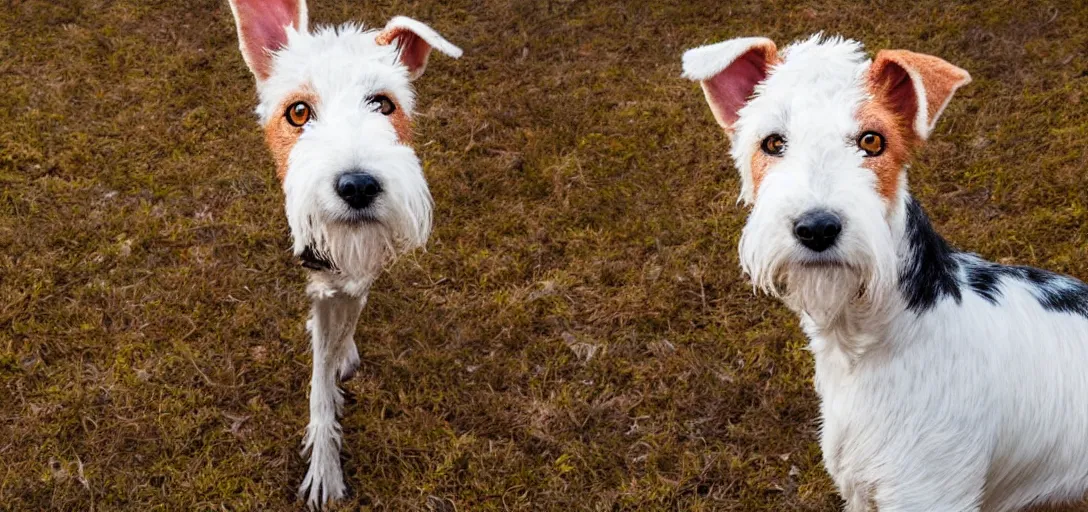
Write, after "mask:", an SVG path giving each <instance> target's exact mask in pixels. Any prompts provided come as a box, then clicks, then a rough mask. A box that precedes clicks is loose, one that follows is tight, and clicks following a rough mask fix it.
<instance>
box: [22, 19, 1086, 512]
mask: <svg viewBox="0 0 1088 512" xmlns="http://www.w3.org/2000/svg"><path fill="white" fill-rule="evenodd" d="M311 4H312V5H311V20H314V21H316V22H341V21H345V20H348V19H357V20H363V21H365V22H367V23H368V24H371V25H375V24H382V23H384V21H385V20H386V19H388V18H389V17H390V16H392V15H394V14H407V15H411V16H414V17H417V18H419V19H421V20H425V21H427V22H429V23H431V24H432V25H433V26H435V27H436V28H438V29H439V30H440V31H441V32H443V33H444V34H445V35H447V36H448V37H449V39H450V40H451V41H454V42H455V43H457V44H460V45H461V46H463V47H464V48H465V50H466V55H465V58H464V59H462V60H460V61H452V60H449V59H446V58H440V57H437V56H436V57H435V58H433V59H432V61H431V67H430V68H429V69H428V72H427V75H426V76H425V77H424V78H423V79H422V80H420V82H418V85H419V89H420V98H421V101H420V103H421V112H420V115H419V121H418V123H417V126H416V133H417V141H418V148H419V151H420V154H421V157H422V158H423V159H424V161H425V167H426V171H427V174H428V176H429V179H430V182H431V186H432V190H433V191H434V196H435V201H436V203H437V207H436V212H435V217H436V224H437V231H436V232H435V234H434V237H433V239H432V241H431V243H430V244H429V247H428V250H427V252H420V253H417V254H413V255H411V256H409V257H406V258H404V259H402V260H401V261H400V262H399V263H398V264H397V265H396V266H395V267H394V268H392V269H391V271H390V273H389V275H387V276H385V277H384V278H382V279H381V280H379V282H378V285H377V287H376V289H375V290H374V291H373V293H372V295H371V300H370V304H369V306H368V307H367V309H366V310H365V311H364V313H363V319H362V321H361V322H360V325H359V328H358V331H357V335H356V339H357V340H358V342H359V345H360V351H361V352H362V354H363V360H364V363H363V367H362V369H361V372H360V373H359V374H358V375H357V377H356V378H355V380H353V381H351V382H350V383H348V384H347V386H346V387H347V390H348V392H349V394H350V395H351V397H352V402H353V403H351V404H350V405H349V407H348V409H347V413H346V417H345V418H344V420H343V424H344V428H345V431H346V441H345V446H346V457H347V459H346V461H345V464H346V466H345V467H346V470H347V472H348V479H349V483H350V485H351V486H352V487H353V490H354V496H353V501H352V502H350V503H348V504H347V506H346V507H344V508H345V509H355V508H358V507H360V506H362V507H372V508H374V509H382V510H440V511H449V510H454V509H456V510H458V511H462V512H464V511H469V510H583V509H584V510H635V509H637V510H726V511H731V510H808V511H833V510H837V508H838V507H839V501H838V498H837V497H836V495H835V492H834V489H833V486H832V485H831V483H830V481H829V480H828V478H827V476H826V475H825V473H824V471H823V469H822V466H821V462H820V453H819V449H818V446H817V443H816V437H815V422H814V418H815V417H816V413H817V407H816V398H815V396H814V394H813V391H812V388H811V382H810V380H811V374H812V363H811V359H810V357H809V356H808V355H807V354H806V353H805V351H804V350H803V347H804V345H805V340H804V338H803V335H802V334H801V332H800V331H799V330H798V328H797V322H796V320H795V319H794V317H793V316H792V315H791V314H789V313H788V312H787V311H786V310H785V309H784V308H783V307H782V306H781V305H779V304H778V303H776V302H775V301H774V300H772V299H768V298H766V297H756V296H754V295H753V294H752V292H751V289H750V287H749V286H748V285H747V284H746V283H745V282H744V281H743V280H742V278H741V276H740V272H739V269H738V265H737V259H736V254H735V247H736V243H737V237H738V233H739V230H740V228H741V226H742V224H743V221H744V212H743V211H742V210H741V209H740V208H739V207H738V206H736V205H735V204H734V200H735V198H736V196H737V188H738V184H737V179H736V177H735V175H734V170H733V169H732V167H731V165H730V164H729V163H728V162H727V146H726V142H725V140H724V137H723V136H722V135H721V133H720V132H719V130H718V128H717V127H716V125H715V124H714V122H713V120H712V118H711V116H710V113H709V111H708V110H707V109H706V107H705V105H704V104H703V99H702V94H701V93H700V92H699V90H698V87H697V86H696V85H694V84H692V83H690V82H687V81H685V80H682V79H680V78H679V74H680V54H681V53H682V52H683V50H684V49H686V48H688V47H691V46H695V45H699V44H705V43H708V42H713V41H716V40H720V39H723V38H728V37H734V36H738V35H752V34H763V35H768V36H770V37H773V38H774V39H776V40H777V41H779V42H782V43H784V42H786V41H788V40H791V39H794V38H797V37H801V36H804V35H807V34H809V33H812V32H815V31H817V30H825V31H828V32H832V33H842V34H845V35H848V36H852V37H854V38H857V39H860V40H862V41H863V42H865V43H866V44H867V45H868V47H869V48H870V49H871V50H875V49H878V48H882V47H904V48H909V49H914V50H917V51H924V52H928V53H933V54H936V55H940V56H943V57H945V58H947V59H948V60H950V61H951V62H953V63H956V64H958V65H960V66H962V67H964V68H966V69H968V70H970V71H971V72H972V74H973V75H974V78H975V82H974V83H973V84H972V85H970V86H968V87H967V88H965V89H963V90H962V91H961V93H960V94H959V95H958V96H957V98H956V99H955V100H954V101H953V103H952V105H951V106H950V108H949V110H948V111H947V113H946V114H945V116H944V118H943V120H942V123H941V125H940V126H939V128H938V130H937V133H936V134H935V135H934V137H933V142H932V143H931V144H930V145H929V146H928V148H927V149H925V151H924V152H923V153H922V155H921V156H920V158H919V161H918V162H917V164H916V165H915V167H914V169H913V170H912V172H911V175H912V181H913V190H914V191H915V193H916V195H918V196H919V197H920V198H921V200H922V201H923V203H924V204H926V205H927V206H928V208H929V210H930V213H931V214H932V215H933V217H934V220H935V223H936V224H937V225H938V227H939V228H940V229H941V230H942V231H943V232H944V233H945V235H946V236H948V237H949V238H950V239H951V240H953V241H954V242H955V243H956V244H957V245H959V246H961V247H964V248H968V249H971V250H974V251H977V252H980V253H981V254H983V255H985V256H987V257H991V258H995V259H1000V260H1007V261H1014V262H1017V263H1025V264H1032V265H1038V266H1044V267H1049V268H1052V269H1054V270H1058V271H1063V272H1067V273H1070V274H1073V275H1075V276H1078V277H1081V278H1088V258H1086V257H1085V256H1086V252H1085V243H1086V237H1088V187H1086V186H1085V180H1084V178H1085V169H1088V162H1086V159H1088V151H1086V149H1088V147H1086V146H1088V142H1086V141H1088V96H1086V94H1088V55H1086V51H1088V30H1086V26H1088V7H1086V6H1085V4H1084V3H1083V2H1056V1H1043V2H1034V1H1027V0H1021V1H1008V2H964V3H962V4H960V3H957V2H950V1H941V0H935V1H929V0H927V1H920V2H906V1H904V2H886V3H885V2H876V3H874V2H858V3H855V2H845V1H842V0H826V1H821V2H809V3H807V4H806V5H800V4H799V3H795V2H785V1H768V2H720V1H692V2H668V1H654V2H631V3H627V4H625V3H620V2H609V1H601V2H572V1H564V0H554V1H524V2H522V1H519V2H512V3H511V2H505V1H501V0H456V1H453V2H447V3H446V5H432V4H431V3H417V2H396V1H392V2H390V1H382V2H362V1H358V0H311ZM233 30H234V28H233V24H232V21H231V19H230V10H229V8H228V7H227V3H226V1H225V0H200V1H190V2H180V1H176V2H165V1H154V2H153V1H145V0H139V1H137V0H123V1H122V0H118V1H105V0H99V1H93V0H88V1H79V0H64V1H47V0H8V1H7V2H3V3H0V98H3V113H4V114H3V117H4V119H3V122H2V123H0V186H2V188H0V461H2V462H0V509H5V510H38V509H58V510H211V509H216V510H218V509H224V510H291V509H297V508H299V506H300V505H299V502H298V501H297V500H296V499H295V497H294V489H295V488H296V486H297V485H298V483H299V480H300V478H301V476H302V474H303V472H304V461H303V460H301V459H300V457H299V455H298V448H299V442H300V440H301V438H302V435H301V433H302V430H303V428H304V426H305V423H306V417H307V406H306V388H307V382H308V371H309V354H308V347H307V340H306V336H305V335H304V332H303V319H304V316H305V314H306V309H307V303H306V299H305V298H304V296H303V293H302V286H303V280H304V276H303V273H302V270H301V269H299V268H298V267H296V266H295V265H294V264H293V263H292V261H291V258H290V255H289V254H288V243H287V242H288V233H287V229H286V222H285V221H284V218H283V214H282V206H281V193H280V191H279V190H278V188H277V185H276V181H275V178H274V176H273V169H272V164H271V160H270V158H269V156H268V155H267V153H266V151H265V149H264V147H263V146H262V137H261V133H260V131H259V129H258V127H257V125H256V122H255V118H254V116H253V115H252V113H251V110H252V107H253V105H254V97H255V93H254V87H253V83H252V80H251V78H250V75H249V74H248V72H247V70H246V68H245V66H244V65H243V63H242V59H241V57H240V55H239V53H238V51H237V49H236V46H235V45H236V43H235V39H234V32H233Z"/></svg>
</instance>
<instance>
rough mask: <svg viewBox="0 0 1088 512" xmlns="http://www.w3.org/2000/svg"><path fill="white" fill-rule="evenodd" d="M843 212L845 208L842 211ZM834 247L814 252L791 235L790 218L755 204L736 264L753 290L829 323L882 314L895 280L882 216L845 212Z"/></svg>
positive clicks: (818, 321)
mask: <svg viewBox="0 0 1088 512" xmlns="http://www.w3.org/2000/svg"><path fill="white" fill-rule="evenodd" d="M841 213H846V212H841ZM843 219H844V224H845V227H844V230H843V233H842V235H841V236H840V238H839V240H838V241H837V243H836V245H835V247H833V248H831V249H829V250H827V251H825V252H823V253H813V252H812V251H809V250H808V249H805V248H804V247H802V246H801V245H800V244H799V243H798V242H797V240H796V239H795V238H794V237H793V234H792V232H791V229H790V228H791V226H792V223H791V222H789V221H788V220H787V217H784V216H782V215H778V214H775V212H772V211H770V209H768V208H761V206H760V205H759V204H758V203H757V204H756V207H755V208H754V209H753V210H752V214H751V216H750V217H749V219H748V223H747V224H746V225H745V227H744V230H743V232H742V234H741V239H740V248H739V252H740V263H741V267H742V268H743V270H744V273H745V274H747V275H748V276H749V278H751V281H752V286H753V287H754V288H756V289H759V290H762V291H763V292H765V293H767V294H769V295H772V296H774V297H777V298H779V299H781V300H782V301H783V302H785V303H786V305H787V306H789V307H790V308H791V309H793V310H794V311H796V312H798V313H804V314H807V315H808V316H809V317H810V318H811V319H812V320H813V321H814V322H815V323H816V325H819V326H825V327H833V326H836V325H838V324H840V323H841V322H842V321H844V320H846V315H847V313H849V314H850V317H851V318H850V319H851V320H854V321H857V320H863V319H864V318H869V317H873V316H879V315H882V314H884V313H885V312H886V311H885V310H886V308H888V307H890V306H891V304H890V302H891V301H889V298H890V297H891V296H892V292H894V290H895V286H896V283H897V280H898V277H897V270H896V252H895V244H894V242H893V237H892V233H891V230H890V229H889V227H888V224H887V223H886V222H885V221H884V219H883V218H881V217H879V216H875V218H874V216H872V215H850V214H849V213H846V214H845V215H843Z"/></svg>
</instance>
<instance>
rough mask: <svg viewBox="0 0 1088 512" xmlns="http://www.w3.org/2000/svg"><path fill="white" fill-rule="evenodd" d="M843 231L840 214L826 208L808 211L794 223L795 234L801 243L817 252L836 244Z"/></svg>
mask: <svg viewBox="0 0 1088 512" xmlns="http://www.w3.org/2000/svg"><path fill="white" fill-rule="evenodd" d="M841 232H842V221H841V220H839V216H838V215H835V214H834V213H831V212H829V211H826V210H815V211H811V212H808V213H806V214H804V215H802V216H801V218H799V219H797V221H796V222H794V223H793V236H794V237H796V238H797V241H798V242H801V245H803V246H805V247H808V248H809V249H812V250H813V251H816V252H823V251H825V250H827V249H828V248H829V247H831V246H832V245H835V240H837V239H838V238H839V233H841Z"/></svg>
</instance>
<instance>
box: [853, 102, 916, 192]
mask: <svg viewBox="0 0 1088 512" xmlns="http://www.w3.org/2000/svg"><path fill="white" fill-rule="evenodd" d="M869 92H870V95H871V96H872V99H871V100H869V101H866V102H865V103H863V104H862V105H861V106H860V107H858V111H857V120H858V133H857V135H859V136H860V135H861V134H863V133H865V132H870V131H871V132H876V133H879V134H880V135H881V136H883V137H884V151H883V152H882V153H881V154H880V155H878V156H872V157H866V158H865V161H864V163H863V165H864V166H865V168H867V169H869V170H871V171H873V174H875V175H876V182H877V192H879V193H880V195H881V196H882V197H883V198H884V199H885V200H887V201H888V202H889V203H891V202H893V201H894V200H895V198H896V194H898V192H899V185H900V183H899V181H900V179H901V178H902V174H903V172H904V171H903V169H904V167H905V166H906V165H907V162H909V161H910V158H911V155H912V154H913V152H914V150H915V149H916V148H917V147H918V146H920V145H921V142H922V139H921V138H920V137H918V135H917V134H916V133H915V131H914V129H913V126H912V125H913V120H912V119H910V118H908V117H907V116H906V115H904V114H903V113H901V112H896V111H895V110H894V109H892V107H891V106H890V105H889V103H888V101H887V100H886V97H887V96H886V95H887V91H885V90H883V86H882V85H879V84H873V83H870V84H869Z"/></svg>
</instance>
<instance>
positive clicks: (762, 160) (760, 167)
mask: <svg viewBox="0 0 1088 512" xmlns="http://www.w3.org/2000/svg"><path fill="white" fill-rule="evenodd" d="M776 160H778V158H777V157H773V156H771V155H768V154H767V153H764V152H763V151H762V150H761V149H759V148H756V150H755V152H754V153H752V199H753V200H754V199H755V197H756V196H757V195H759V184H760V183H762V182H763V177H764V176H766V175H767V172H768V171H770V169H771V166H772V165H774V163H775V161H776Z"/></svg>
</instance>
